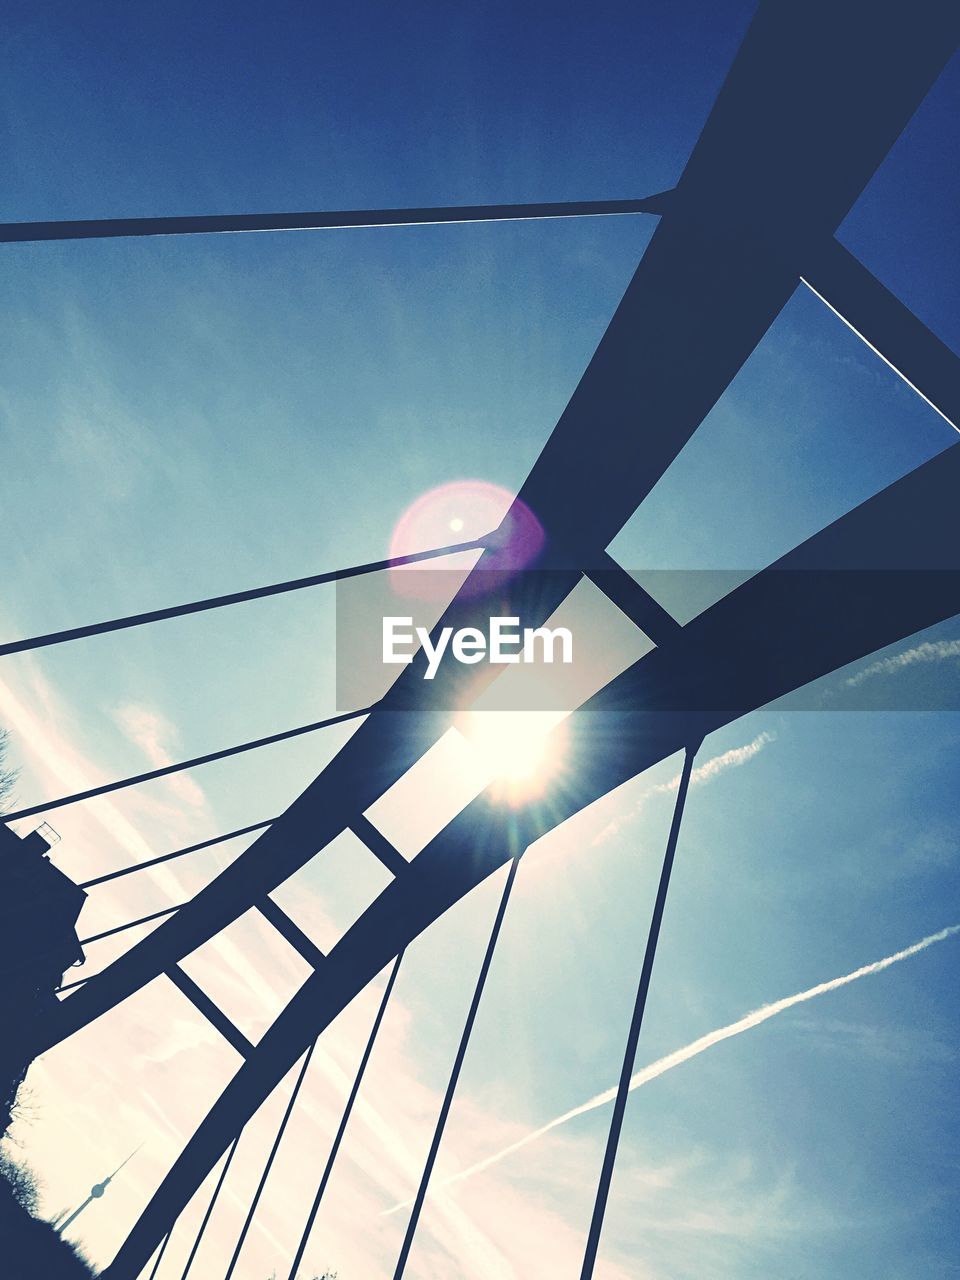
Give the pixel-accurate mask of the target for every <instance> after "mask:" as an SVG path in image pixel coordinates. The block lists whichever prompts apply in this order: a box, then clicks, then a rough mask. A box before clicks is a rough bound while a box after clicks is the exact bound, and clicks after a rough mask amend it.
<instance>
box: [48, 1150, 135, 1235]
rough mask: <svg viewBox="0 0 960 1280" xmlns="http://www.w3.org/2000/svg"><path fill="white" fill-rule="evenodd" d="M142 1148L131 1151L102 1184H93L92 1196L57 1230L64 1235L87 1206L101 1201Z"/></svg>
mask: <svg viewBox="0 0 960 1280" xmlns="http://www.w3.org/2000/svg"><path fill="white" fill-rule="evenodd" d="M142 1146H143V1143H142V1142H141V1143H140V1147H142ZM140 1147H136V1148H135V1149H134V1150H133V1151H131V1152H130V1154H129V1155H128V1156H127V1158H126V1160H124V1162H123V1164H119V1165H117V1167H116V1169H114V1171H113V1173H108V1174H107V1176H106V1177H105V1178H104V1180H103V1181H102V1182H95V1183H94V1184H93V1186H92V1187H91V1188H90V1194H89V1195H88V1196H87V1198H86V1200H84V1202H83V1204H81V1205H79V1206H78V1207H77V1208H76V1209H74V1211H73V1213H71V1214H70V1216H69V1218H67V1219H66V1220H65V1221H63V1222H61V1223H60V1225H59V1227H57V1230H58V1231H59V1232H60V1233H61V1234H62V1233H63V1232H64V1231H66V1229H67V1227H69V1225H70V1223H71V1222H73V1220H74V1219H75V1218H79V1217H80V1215H81V1213H83V1211H84V1209H85V1208H86V1207H87V1205H88V1204H90V1203H91V1202H92V1201H94V1200H99V1199H100V1197H101V1196H102V1195H103V1193H104V1192H105V1191H106V1189H107V1187H109V1185H110V1183H111V1182H112V1181H113V1180H114V1178H115V1177H116V1176H117V1174H118V1173H119V1172H120V1170H121V1169H122V1168H123V1166H124V1165H127V1164H129V1163H130V1161H131V1160H132V1159H133V1157H134V1156H135V1155H136V1154H137V1152H138V1151H139V1150H140Z"/></svg>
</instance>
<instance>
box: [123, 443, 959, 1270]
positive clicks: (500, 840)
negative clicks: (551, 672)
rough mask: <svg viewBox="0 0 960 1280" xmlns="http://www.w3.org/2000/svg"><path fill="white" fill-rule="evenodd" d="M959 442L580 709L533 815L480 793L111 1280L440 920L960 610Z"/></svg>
mask: <svg viewBox="0 0 960 1280" xmlns="http://www.w3.org/2000/svg"><path fill="white" fill-rule="evenodd" d="M958 491H960V444H957V445H954V446H953V447H952V448H950V449H948V450H946V451H945V452H944V453H942V454H940V455H939V456H938V457H936V458H934V459H932V460H931V461H930V462H928V463H926V464H925V465H924V466H922V467H920V468H918V469H917V470H916V471H914V472H912V473H911V474H910V475H908V476H906V477H904V478H903V479H902V480H900V481H898V482H897V483H896V484H894V485H892V486H890V488H888V489H886V490H884V491H883V492H882V493H880V494H878V495H876V496H875V497H874V498H872V499H870V500H869V501H868V502H866V503H864V504H863V505H862V506H860V507H858V508H857V509H856V510H855V511H853V512H851V513H850V514H849V515H847V516H844V517H842V518H841V519H840V520H838V521H836V522H835V523H834V524H832V525H830V526H829V527H828V528H826V529H825V530H823V531H821V532H820V533H818V534H816V535H814V537H813V538H811V539H809V540H808V541H807V542H806V543H803V544H802V545H801V546H800V547H798V548H796V549H795V550H794V551H791V552H790V553H789V554H788V555H786V556H784V557H783V558H782V559H781V560H780V561H778V562H777V563H776V564H774V565H772V566H771V567H770V568H769V569H766V570H764V571H763V572H762V573H760V574H758V575H757V576H756V577H754V578H752V579H751V580H750V581H749V582H747V583H745V584H744V585H743V586H741V587H739V588H738V589H737V590H736V591H734V592H732V593H731V594H730V595H728V596H726V597H725V598H724V599H723V600H721V601H719V602H718V603H717V604H715V605H714V606H713V607H712V608H710V609H708V610H707V611H706V612H705V613H703V614H701V615H700V616H699V617H698V618H696V619H694V620H693V621H692V622H690V623H688V624H687V626H686V627H684V628H683V630H682V632H681V633H680V634H679V635H678V636H676V637H674V638H673V639H672V640H671V641H669V642H668V643H667V644H665V645H664V646H663V647H661V648H659V649H655V650H653V651H652V652H651V653H649V654H647V655H646V656H645V657H643V658H641V659H640V660H639V662H637V663H636V664H634V666H633V667H631V668H629V669H628V670H627V671H626V672H624V673H623V675H621V676H619V677H618V678H617V679H616V680H614V681H612V682H611V683H610V684H609V685H608V686H607V687H606V688H605V689H603V690H602V691H601V692H600V693H598V694H597V695H596V696H595V697H594V698H592V699H590V700H589V701H588V702H587V703H585V704H584V706H583V707H582V708H581V709H580V710H578V711H576V712H574V713H573V715H572V716H571V717H570V719H569V721H568V730H567V736H568V741H567V745H566V751H567V755H568V757H569V758H570V759H571V762H572V764H571V768H570V769H569V770H567V771H566V772H565V774H564V776H563V778H562V779H561V780H560V781H559V782H558V783H556V784H554V786H553V787H552V788H551V789H550V790H549V791H548V792H547V794H546V795H544V796H542V797H540V798H539V799H538V801H537V802H536V803H535V804H530V805H528V806H527V807H526V808H525V809H524V810H523V811H518V812H514V811H511V810H510V809H509V807H505V806H504V805H503V803H502V802H501V801H500V800H498V798H497V795H496V790H495V788H491V789H490V790H489V791H488V792H486V793H484V794H483V795H482V796H480V797H478V798H477V799H476V800H475V801H474V802H473V803H472V804H470V805H469V806H468V807H467V808H466V809H464V810H463V812H462V813H461V814H460V815H459V816H458V817H457V818H455V819H454V821H453V822H452V823H450V824H449V825H448V826H447V827H446V828H445V829H444V830H443V831H442V832H441V833H440V834H439V835H438V836H436V837H435V838H434V840H432V841H431V842H430V843H429V844H428V845H427V847H426V848H425V849H424V850H423V851H422V852H421V853H420V854H419V855H418V856H417V857H416V858H415V859H414V860H413V862H412V863H411V864H410V866H409V867H408V869H407V870H406V871H405V872H404V873H403V874H402V875H401V876H399V877H398V878H397V879H396V880H395V881H394V882H393V883H392V884H391V885H389V886H388V887H387V888H386V889H385V890H384V891H383V893H382V894H381V895H380V896H379V897H378V898H377V899H376V900H375V901H374V902H373V903H372V904H371V905H370V907H368V909H367V910H366V912H365V913H364V914H363V915H362V916H361V917H360V919H359V920H358V921H357V922H356V924H354V925H353V926H352V927H351V929H350V930H349V931H348V932H347V934H346V935H345V936H344V937H343V938H342V939H341V941H340V942H339V943H338V944H337V946H336V947H335V948H334V949H333V950H332V951H331V952H330V954H329V955H328V956H327V957H326V960H325V962H324V964H323V967H322V968H321V969H320V970H319V971H318V972H317V973H316V974H314V975H313V976H312V977H311V978H309V979H308V980H307V982H306V983H304V985H303V987H301V989H300V990H299V992H298V993H297V994H296V995H295V996H294V997H293V999H292V1000H291V1001H290V1003H289V1004H288V1005H287V1007H286V1009H285V1010H284V1012H283V1013H281V1014H280V1016H279V1017H278V1018H277V1020H276V1021H275V1022H274V1024H273V1025H272V1027H271V1028H270V1029H269V1031H267V1033H266V1034H265V1035H264V1037H263V1038H262V1040H261V1041H260V1043H259V1045H258V1046H257V1048H256V1050H255V1051H254V1053H253V1054H252V1055H251V1056H250V1057H249V1058H248V1059H247V1061H246V1062H245V1063H244V1064H243V1065H242V1066H241V1068H240V1070H239V1071H238V1072H237V1074H236V1075H235V1076H234V1078H233V1079H232V1080H231V1082H230V1083H229V1084H228V1086H227V1088H226V1089H225V1090H224V1092H223V1093H222V1095H221V1096H220V1098H219V1099H218V1100H217V1102H216V1103H215V1104H214V1106H213V1108H212V1109H211V1111H210V1112H209V1114H208V1115H207V1117H206V1118H205V1119H204V1121H203V1122H202V1123H201V1125H200V1127H199V1128H198V1129H197V1131H196V1133H195V1134H194V1136H193V1137H192V1138H191V1140H190V1142H189V1143H188V1145H187V1146H186V1148H185V1149H184V1151H183V1152H182V1154H181V1156H180V1157H179V1159H178V1160H177V1162H176V1163H175V1164H174V1166H173V1168H172V1169H171V1170H170V1172H169V1174H168V1175H167V1177H166V1179H165V1180H164V1182H163V1183H162V1184H161V1186H160V1188H159V1189H158V1191H157V1193H156V1195H155V1196H154V1198H153V1200H152V1201H151V1203H150V1205H149V1206H148V1207H147V1210H146V1211H145V1213H144V1216H143V1217H142V1218H141V1220H140V1222H138V1223H137V1225H136V1226H135V1227H134V1230H133V1232H132V1233H131V1235H130V1237H129V1239H128V1240H127V1242H126V1243H125V1244H124V1245H123V1247H122V1248H121V1250H120V1252H119V1253H118V1255H117V1257H116V1259H115V1260H114V1262H113V1264H112V1265H111V1266H110V1267H109V1268H108V1269H107V1271H106V1272H104V1278H105V1280H127V1277H132V1276H134V1275H136V1274H137V1272H138V1271H139V1269H140V1268H141V1267H142V1266H143V1265H145V1263H146V1261H147V1259H148V1258H149V1256H150V1254H151V1252H152V1251H153V1249H154V1248H155V1247H156V1245H157V1244H158V1243H159V1241H160V1239H161V1238H162V1236H163V1235H164V1233H165V1232H166V1231H167V1230H168V1229H169V1228H170V1227H171V1225H172V1223H173V1222H174V1221H175V1220H176V1218H177V1216H178V1215H179V1213H180V1212H181V1210H182V1209H183V1207H184V1206H185V1205H186V1203H187V1201H188V1200H189V1199H190V1197H191V1196H192V1195H193V1194H194V1192H195V1191H196V1190H197V1189H198V1188H199V1186H200V1185H201V1183H202V1181H203V1179H204V1178H205V1177H206V1176H207V1174H208V1172H209V1171H210V1169H212V1168H213V1166H214V1164H215V1163H216V1161H217V1160H218V1159H219V1158H220V1156H221V1155H222V1153H223V1152H224V1151H225V1150H226V1148H227V1146H228V1145H229V1143H230V1141H231V1140H232V1139H233V1137H234V1136H235V1134H236V1132H238V1130H239V1127H240V1125H242V1124H243V1123H244V1122H245V1121H246V1119H247V1118H248V1117H249V1116H251V1115H252V1114H253V1113H254V1112H255V1111H256V1110H257V1108H258V1107H259V1106H260V1105H261V1103H262V1102H263V1101H264V1100H265V1099H266V1098H267V1097H268V1096H269V1094H270V1093H271V1091H272V1090H273V1089H274V1088H275V1087H276V1086H277V1085H278V1084H279V1082H280V1081H281V1080H282V1079H283V1077H284V1076H285V1075H286V1073H287V1072H288V1071H289V1070H290V1068H291V1067H292V1066H293V1064H294V1063H295V1062H296V1061H297V1059H298V1058H299V1056H300V1055H301V1054H302V1053H303V1052H304V1050H305V1049H306V1048H307V1046H308V1045H309V1044H311V1043H312V1042H313V1040H314V1039H315V1037H316V1036H317V1035H318V1034H319V1033H320V1032H322V1031H323V1030H324V1028H326V1027H327V1026H328V1025H329V1024H330V1023H331V1022H332V1021H333V1019H334V1018H335V1017H336V1016H337V1015H338V1014H339V1013H340V1012H341V1011H342V1010H343V1009H344V1008H345V1007H346V1005H347V1004H349V1003H350V1001H351V1000H352V999H353V998H354V997H355V996H356V995H357V994H358V993H359V992H360V991H362V990H363V989H364V987H365V986H366V985H367V984H368V983H369V982H370V981H371V980H372V979H373V978H374V977H376V975H377V974H378V973H379V972H380V971H381V970H382V968H383V967H384V965H385V964H387V963H388V962H389V961H390V960H391V959H392V958H393V957H394V956H396V955H397V954H399V952H401V951H402V950H404V948H405V947H407V946H408V945H409V944H410V943H411V942H412V941H413V939H415V938H416V937H417V936H418V935H419V934H420V933H421V932H422V931H423V930H424V929H426V928H427V927H428V926H429V925H430V924H431V923H432V922H433V921H434V920H436V919H437V918H438V917H439V916H440V915H442V914H443V913H444V912H445V911H446V910H448V909H449V908H450V907H451V906H453V905H454V903H456V902H457V901H459V900H460V899H461V898H462V897H464V896H465V894H467V893H469V892H470V891H471V890H472V889H473V888H475V887H476V886H477V885H478V884H480V883H481V881H482V880H484V879H485V878H486V877H487V876H489V875H490V874H492V873H493V872H494V871H496V870H497V869H498V868H499V867H500V866H502V865H503V863H504V862H506V861H508V860H509V859H510V858H511V857H513V856H514V855H515V854H516V853H517V852H518V851H520V850H522V849H523V848H524V847H526V846H527V845H529V844H530V843H531V842H532V841H533V840H536V839H538V838H539V837H540V836H542V835H544V834H546V833H547V832H549V831H551V830H553V829H554V828H555V827H557V826H559V825H560V823H562V822H563V821H565V820H566V819H567V818H568V817H570V816H571V815H573V814H574V813H578V812H579V811H580V810H581V809H583V808H585V807H586V806H587V805H589V804H591V803H593V801H595V800H597V799H599V798H600V797H601V796H603V795H605V794H607V792H609V791H610V790H611V789H612V788H614V787H617V786H619V785H620V784H621V783H623V782H626V781H627V780H628V779H630V778H631V777H634V776H635V775H636V774H637V773H639V772H641V771H642V770H644V769H646V768H648V767H650V766H651V765H653V764H655V763H657V762H658V761H660V760H663V759H665V758H666V757H668V756H670V755H672V754H673V753H674V752H676V751H678V750H680V749H681V748H683V747H684V746H686V745H687V744H688V743H690V742H691V741H693V742H695V741H699V739H700V738H701V737H702V736H703V735H704V734H706V733H709V732H712V731H713V730H715V729H717V728H720V727H721V726H723V725H725V724H729V723H730V722H731V721H733V720H736V719H738V718H739V717H740V716H742V715H745V714H747V713H748V712H750V711H753V710H756V709H757V708H758V707H761V706H763V705H766V704H767V703H768V702H770V701H771V700H772V699H774V698H777V697H780V696H781V695H783V694H787V693H790V692H791V691H793V690H795V689H797V688H800V687H802V686H803V685H805V684H808V683H809V682H810V681H812V680H815V679H817V678H818V677H820V676H823V675H825V674H827V673H829V672H831V671H834V670H836V669H837V668H839V667H841V666H844V665H846V664H847V663H849V662H852V661H855V660H856V659H858V658H861V657H864V656H866V655H867V654H869V653H871V652H873V651H875V650H876V649H877V648H878V647H882V646H885V645H888V644H892V643H894V642H895V641H897V640H900V639H903V638H904V637H905V636H908V635H911V634H913V633H914V632H916V631H918V630H921V629H923V628H924V627H927V626H931V625H933V624H934V623H936V622H939V621H942V620H944V619H945V618H948V617H951V616H953V615H954V614H956V613H960V507H958V505H957V503H956V494H957V492H958Z"/></svg>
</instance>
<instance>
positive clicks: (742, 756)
mask: <svg viewBox="0 0 960 1280" xmlns="http://www.w3.org/2000/svg"><path fill="white" fill-rule="evenodd" d="M776 737H777V735H776V734H775V733H768V732H767V731H766V730H764V732H763V733H758V734H757V736H756V737H755V738H754V739H753V741H752V742H745V743H744V745H743V746H742V747H732V748H731V749H730V750H729V751H724V752H723V753H722V754H721V755H718V756H714V757H713V758H712V759H710V760H705V761H704V763H703V764H699V765H697V766H696V768H695V769H694V770H693V772H692V773H691V774H690V785H691V786H692V787H697V786H702V785H703V783H705V782H712V781H713V779H714V778H716V777H718V776H719V775H720V774H721V773H726V771H727V770H728V769H739V768H740V766H741V765H745V764H746V763H747V762H748V761H749V760H752V759H753V758H754V756H758V755H759V754H760V752H761V751H762V750H763V749H764V747H766V746H768V745H769V744H770V743H771V742H775V741H776ZM679 786H680V774H679V773H678V774H676V775H675V776H674V777H673V778H671V779H670V781H669V782H658V783H656V785H655V786H652V787H648V788H647V790H646V791H644V793H643V795H642V796H641V797H640V799H639V800H638V801H637V803H636V804H635V805H634V807H633V809H632V810H630V811H629V812H628V813H627V814H626V815H625V816H624V817H622V818H616V819H614V821H613V822H610V823H608V824H607V826H605V827H604V828H603V830H602V831H601V832H600V833H599V834H598V835H597V836H596V837H595V838H594V840H593V843H594V844H595V845H597V844H602V843H603V842H604V841H605V840H609V839H610V838H611V836H615V835H616V834H617V832H618V831H620V830H622V828H623V827H624V826H626V825H627V823H628V822H630V821H632V820H633V819H634V818H635V817H636V816H637V814H638V813H640V812H641V811H642V809H643V807H644V805H645V804H646V803H647V801H648V800H649V799H650V798H651V796H658V795H667V794H669V793H670V792H671V791H676V790H677V788H678V787H679Z"/></svg>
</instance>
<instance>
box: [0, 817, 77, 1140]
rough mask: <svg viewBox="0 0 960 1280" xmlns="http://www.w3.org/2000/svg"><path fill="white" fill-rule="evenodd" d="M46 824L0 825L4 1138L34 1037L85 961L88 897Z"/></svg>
mask: <svg viewBox="0 0 960 1280" xmlns="http://www.w3.org/2000/svg"><path fill="white" fill-rule="evenodd" d="M58 839H59V836H58V835H57V833H56V832H55V831H54V830H53V828H52V827H50V826H48V825H47V824H46V823H44V824H43V826H41V827H38V828H37V830H36V831H31V832H30V834H29V835H26V836H18V835H17V834H16V833H15V832H13V831H11V830H10V828H9V827H7V826H6V825H4V824H2V823H0V1134H2V1133H5V1132H6V1130H7V1127H8V1126H9V1124H10V1113H11V1109H12V1107H13V1103H14V1100H15V1098H16V1094H17V1090H18V1088H19V1087H20V1084H21V1082H22V1080H23V1077H24V1076H25V1075H26V1073H27V1068H28V1067H29V1066H30V1062H31V1060H32V1057H33V1055H32V1052H31V1049H30V1044H31V1040H32V1037H31V1034H30V1032H31V1029H32V1026H33V1024H34V1022H35V1021H36V1019H37V1018H38V1017H39V1016H40V1015H42V1014H43V1013H44V1012H47V1011H49V1010H50V1008H51V1007H52V1006H53V1005H55V1004H56V1001H57V996H56V991H57V988H58V987H59V985H60V982H61V980H62V978H63V973H64V971H65V970H66V969H68V968H69V967H70V966H71V965H73V964H76V963H78V962H79V961H81V960H83V948H82V947H81V946H80V939H79V937H78V936H77V931H76V923H77V918H78V917H79V915H80V911H81V908H82V907H83V903H84V901H85V899H86V896H87V895H86V893H85V892H84V891H83V889H81V888H80V887H79V885H76V884H74V882H73V881H72V880H71V879H70V878H69V876H66V875H64V873H63V872H62V871H60V870H59V868H57V867H55V866H54V865H53V863H52V862H51V861H50V858H49V851H50V848H51V846H52V845H53V844H55V843H56V842H57V840H58Z"/></svg>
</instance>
